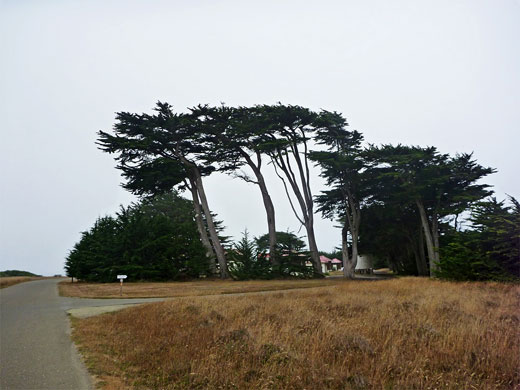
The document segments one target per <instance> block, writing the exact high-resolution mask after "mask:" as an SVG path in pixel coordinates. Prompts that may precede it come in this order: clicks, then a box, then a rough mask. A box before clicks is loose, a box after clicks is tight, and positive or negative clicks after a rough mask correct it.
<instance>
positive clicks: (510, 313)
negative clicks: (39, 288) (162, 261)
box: [73, 278, 520, 390]
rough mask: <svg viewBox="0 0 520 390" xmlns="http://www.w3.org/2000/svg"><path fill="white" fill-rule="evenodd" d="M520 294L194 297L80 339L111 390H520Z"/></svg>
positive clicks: (109, 317) (452, 289) (78, 325)
mask: <svg viewBox="0 0 520 390" xmlns="http://www.w3.org/2000/svg"><path fill="white" fill-rule="evenodd" d="M519 294H520V287H519V286H515V285H506V284H498V283H449V282H440V281H433V280H428V279H419V278H403V279H397V280H388V281H381V282H377V283H370V282H351V283H340V284H337V285H331V286H329V287H325V288H320V289H309V290H298V291H283V292H276V293H271V294H251V295H243V296H212V297H196V296H195V297H194V296H192V297H185V298H178V299H175V300H170V301H166V302H161V303H151V304H146V305H142V306H136V307H133V308H130V309H127V310H123V311H120V312H116V313H110V314H105V315H102V316H98V317H92V318H87V319H82V320H80V319H73V326H74V331H73V337H74V339H75V341H76V342H77V343H78V344H79V346H80V349H81V351H82V353H83V354H84V355H85V356H86V359H87V362H88V365H89V367H90V369H91V372H92V373H94V374H96V375H97V376H98V378H99V379H100V381H101V382H100V383H101V384H103V383H105V385H104V386H105V389H110V390H113V389H152V388H153V389H463V388H467V389H472V388H474V389H515V388H518V386H519V385H520V374H519V372H518V356H519V355H520V340H519V337H518V323H517V322H516V321H514V320H511V318H513V317H514V318H517V317H516V316H517V313H518V296H519ZM489 302H494V303H495V304H493V305H490V304H489ZM102 386H103V385H102Z"/></svg>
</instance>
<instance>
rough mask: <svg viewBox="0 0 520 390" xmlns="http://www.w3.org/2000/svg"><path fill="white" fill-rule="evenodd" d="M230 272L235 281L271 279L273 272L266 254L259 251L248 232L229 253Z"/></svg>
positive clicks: (243, 234)
mask: <svg viewBox="0 0 520 390" xmlns="http://www.w3.org/2000/svg"><path fill="white" fill-rule="evenodd" d="M228 259H229V260H228V261H229V265H228V266H229V272H231V275H232V276H233V278H234V279H238V280H244V279H271V278H272V277H273V272H272V268H271V263H270V262H269V258H268V257H267V256H266V253H265V252H262V251H259V250H258V247H257V246H256V245H255V243H254V241H253V240H251V239H249V234H248V232H247V230H246V231H244V232H243V233H242V238H241V240H240V241H239V242H238V243H236V244H235V245H234V246H233V249H231V251H230V252H229V253H228Z"/></svg>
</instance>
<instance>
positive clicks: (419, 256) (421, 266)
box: [412, 225, 428, 276]
mask: <svg viewBox="0 0 520 390" xmlns="http://www.w3.org/2000/svg"><path fill="white" fill-rule="evenodd" d="M412 245H413V248H414V252H415V262H416V265H417V273H418V274H419V276H428V265H427V264H426V258H425V257H424V232H423V228H422V226H421V225H419V235H418V237H417V239H415V243H413V242H412Z"/></svg>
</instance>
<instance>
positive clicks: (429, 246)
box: [415, 199, 437, 276]
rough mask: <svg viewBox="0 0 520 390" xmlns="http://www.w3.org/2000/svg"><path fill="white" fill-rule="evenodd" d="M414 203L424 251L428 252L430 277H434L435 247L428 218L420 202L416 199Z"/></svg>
mask: <svg viewBox="0 0 520 390" xmlns="http://www.w3.org/2000/svg"><path fill="white" fill-rule="evenodd" d="M415 203H416V204H417V208H418V209H419V214H420V216H421V224H422V227H423V231H424V239H425V241H426V250H427V252H428V262H429V263H430V276H434V275H435V270H436V269H437V267H436V265H435V261H436V258H435V247H434V244H433V238H432V233H431V231H430V224H429V223H428V217H427V216H426V210H425V209H424V205H423V203H422V201H421V200H419V199H417V200H416V201H415Z"/></svg>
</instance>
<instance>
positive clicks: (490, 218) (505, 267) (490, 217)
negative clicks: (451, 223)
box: [437, 197, 520, 280]
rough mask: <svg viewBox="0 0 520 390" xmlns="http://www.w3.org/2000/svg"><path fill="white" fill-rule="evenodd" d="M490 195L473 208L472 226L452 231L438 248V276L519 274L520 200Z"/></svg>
mask: <svg viewBox="0 0 520 390" xmlns="http://www.w3.org/2000/svg"><path fill="white" fill-rule="evenodd" d="M510 201H511V206H506V205H505V204H504V202H503V201H502V202H498V201H497V200H496V199H495V198H491V199H490V200H488V201H485V202H479V203H478V204H476V205H475V206H474V207H473V209H472V214H471V217H470V222H471V224H472V225H471V227H470V228H469V229H467V230H465V231H460V232H457V231H451V232H450V234H448V235H447V236H446V237H445V238H444V239H445V241H446V242H447V245H446V246H445V247H444V248H442V249H441V254H442V256H441V261H440V263H439V265H440V270H439V271H438V272H437V276H439V277H442V278H445V279H453V280H513V279H518V278H520V204H519V203H518V201H517V200H516V199H514V198H512V197H511V198H510Z"/></svg>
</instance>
